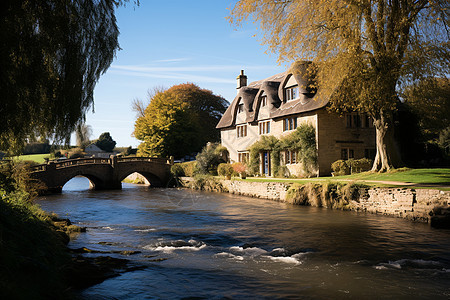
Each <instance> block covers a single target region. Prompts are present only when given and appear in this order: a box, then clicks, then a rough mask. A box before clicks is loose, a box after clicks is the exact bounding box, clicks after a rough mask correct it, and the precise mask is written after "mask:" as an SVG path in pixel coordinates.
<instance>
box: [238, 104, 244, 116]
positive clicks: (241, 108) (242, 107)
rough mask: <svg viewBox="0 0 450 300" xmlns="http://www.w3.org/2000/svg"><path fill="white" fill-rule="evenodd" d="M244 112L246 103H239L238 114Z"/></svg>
mask: <svg viewBox="0 0 450 300" xmlns="http://www.w3.org/2000/svg"><path fill="white" fill-rule="evenodd" d="M242 112H244V103H239V105H238V114H240V113H242Z"/></svg>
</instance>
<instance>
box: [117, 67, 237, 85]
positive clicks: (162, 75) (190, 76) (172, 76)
mask: <svg viewBox="0 0 450 300" xmlns="http://www.w3.org/2000/svg"><path fill="white" fill-rule="evenodd" d="M111 72H113V73H115V74H119V75H125V76H136V77H150V78H158V79H178V80H181V81H191V82H214V83H234V82H235V81H234V80H231V79H224V78H218V77H212V76H201V75H194V74H183V73H162V72H139V71H127V70H120V69H119V70H112V71H111Z"/></svg>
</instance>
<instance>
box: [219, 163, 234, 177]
mask: <svg viewBox="0 0 450 300" xmlns="http://www.w3.org/2000/svg"><path fill="white" fill-rule="evenodd" d="M217 173H218V174H219V175H220V176H224V177H227V178H231V176H233V175H234V170H233V167H232V166H231V164H227V163H221V164H220V165H219V166H218V167H217Z"/></svg>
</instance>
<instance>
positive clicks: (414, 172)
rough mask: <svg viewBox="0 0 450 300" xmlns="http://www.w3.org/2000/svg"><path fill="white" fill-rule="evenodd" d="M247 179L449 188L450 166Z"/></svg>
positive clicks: (253, 180) (256, 180)
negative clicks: (343, 174) (355, 182)
mask: <svg viewBox="0 0 450 300" xmlns="http://www.w3.org/2000/svg"><path fill="white" fill-rule="evenodd" d="M246 180H247V181H252V182H293V183H308V182H323V181H331V182H339V181H345V182H348V181H367V182H366V184H368V185H370V186H378V187H388V186H396V185H397V184H395V182H398V185H401V184H402V183H412V184H413V185H412V186H411V187H420V186H421V185H426V186H441V187H443V186H444V187H443V188H442V189H444V190H448V188H446V187H445V186H447V187H448V186H450V168H441V169H407V168H402V169H397V170H394V171H391V172H386V173H372V172H364V173H359V174H353V175H345V176H336V177H318V178H308V179H291V178H247V179H246ZM370 181H388V182H392V183H381V182H373V183H371V182H370Z"/></svg>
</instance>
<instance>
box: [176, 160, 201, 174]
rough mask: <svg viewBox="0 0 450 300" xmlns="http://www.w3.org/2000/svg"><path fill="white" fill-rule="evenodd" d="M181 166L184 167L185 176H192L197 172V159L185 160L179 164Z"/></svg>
mask: <svg viewBox="0 0 450 300" xmlns="http://www.w3.org/2000/svg"><path fill="white" fill-rule="evenodd" d="M179 165H180V167H181V168H183V172H184V176H187V177H192V176H194V173H195V172H196V169H197V167H196V166H197V161H195V160H193V161H188V162H184V163H181V164H179Z"/></svg>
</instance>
